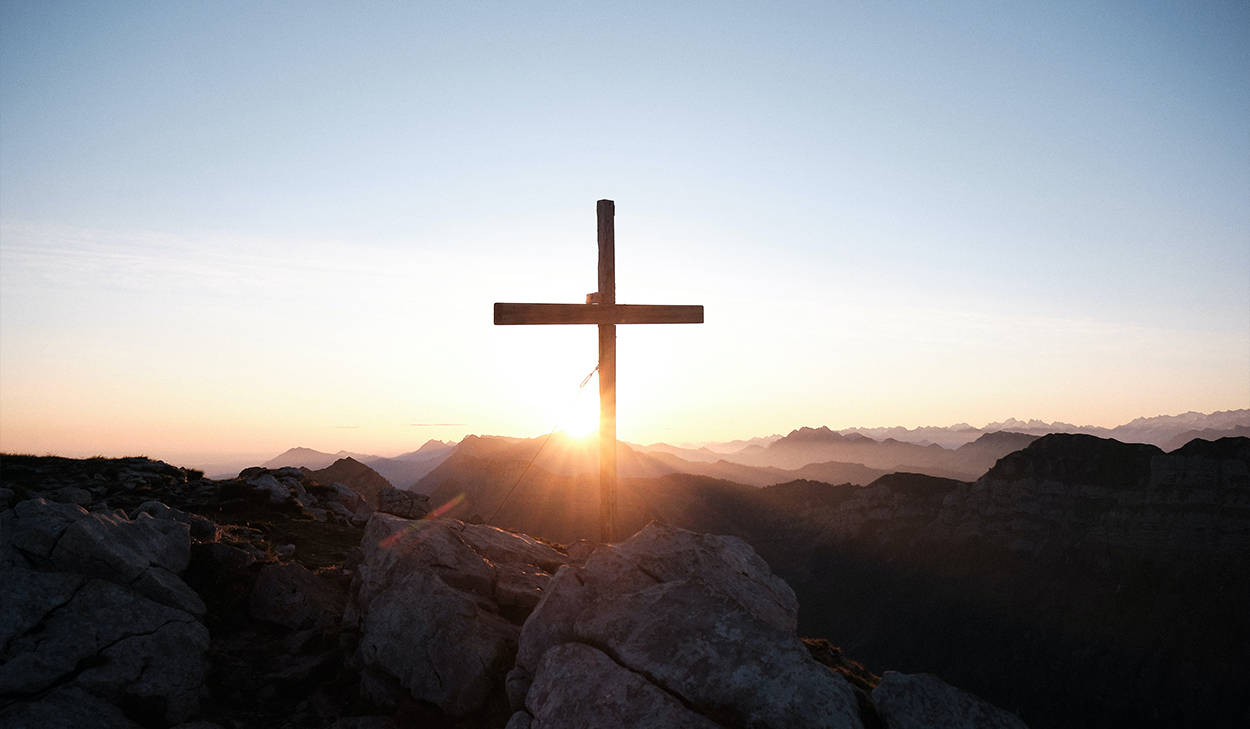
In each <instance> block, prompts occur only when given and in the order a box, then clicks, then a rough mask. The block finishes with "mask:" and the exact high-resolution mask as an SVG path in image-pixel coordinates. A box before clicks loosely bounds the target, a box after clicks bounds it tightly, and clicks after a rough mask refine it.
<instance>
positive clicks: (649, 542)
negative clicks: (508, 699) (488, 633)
mask: <svg viewBox="0 0 1250 729" xmlns="http://www.w3.org/2000/svg"><path fill="white" fill-rule="evenodd" d="M544 593H545V594H544V597H543V599H542V601H541V602H540V603H539V605H538V607H537V608H536V609H535V610H534V612H533V614H532V615H531V616H530V618H529V620H528V621H527V622H526V623H525V627H524V629H523V630H522V632H521V637H520V645H519V651H518V655H517V668H516V670H515V671H514V672H513V675H512V676H511V681H512V682H514V683H517V682H520V683H523V682H524V680H525V679H526V678H527V677H532V681H533V683H532V684H531V685H530V686H529V690H528V692H527V693H526V694H525V700H524V703H525V708H526V709H527V710H528V711H529V713H531V714H532V715H534V716H535V717H536V718H539V717H540V715H541V716H547V715H548V714H549V713H550V711H549V708H548V707H549V706H551V705H554V704H553V702H554V703H564V702H567V701H569V700H570V699H569V698H568V696H567V695H566V694H564V693H562V689H556V688H553V687H554V686H555V685H556V684H558V683H559V681H557V680H555V679H554V678H553V677H552V676H550V675H548V674H549V673H550V672H551V671H552V670H557V669H556V667H557V666H558V663H559V662H558V661H553V660H547V659H546V656H547V654H548V653H549V652H551V651H553V650H557V649H559V650H561V651H564V652H567V651H568V649H566V648H561V646H566V645H570V644H579V643H580V644H587V645H590V646H595V647H596V648H597V649H599V651H600V652H601V653H603V654H604V655H605V656H606V657H610V658H611V660H612V661H614V662H615V663H616V664H617V665H618V667H619V668H620V670H622V671H628V672H631V673H632V674H634V676H635V678H636V680H638V681H643V682H645V683H647V684H649V685H651V686H652V687H653V688H655V689H656V690H657V691H662V692H663V693H665V694H667V695H670V696H673V697H676V698H677V699H678V700H679V702H680V703H681V704H682V705H683V706H684V707H686V708H687V709H689V710H690V711H692V712H694V713H696V714H699V715H702V716H704V717H707V718H710V719H712V720H714V721H716V722H717V723H722V724H729V725H741V726H752V727H860V726H862V723H861V721H860V716H859V705H858V700H857V699H856V696H855V693H854V691H853V689H852V688H851V686H850V685H849V684H848V683H847V682H846V681H845V679H843V678H842V677H841V676H839V675H838V674H836V673H834V672H833V671H831V670H829V669H828V668H826V667H825V666H822V665H820V664H819V663H817V662H816V661H815V660H813V659H812V658H811V656H810V655H809V653H808V652H807V650H806V649H805V648H804V647H803V644H802V642H801V641H800V640H799V639H798V637H797V636H796V635H795V626H796V624H797V618H798V603H797V601H796V600H795V598H794V593H793V592H792V591H791V590H790V588H789V586H788V585H786V584H785V582H784V581H782V580H781V579H779V578H778V577H776V576H775V575H773V574H772V572H771V571H770V570H769V568H768V565H767V564H765V563H764V561H763V560H762V559H760V558H759V556H758V555H756V554H755V552H754V551H753V550H752V549H751V548H750V547H749V546H748V545H747V544H746V543H745V542H743V541H742V540H740V539H737V538H736V537H719V536H710V535H701V534H695V533H693V532H688V531H686V530H683V529H677V528H674V527H670V526H667V525H664V524H660V523H657V522H653V523H651V524H650V525H648V526H647V527H646V528H644V529H643V530H642V531H640V532H639V533H638V534H636V535H635V536H634V537H632V538H630V539H629V540H627V541H625V542H622V543H620V544H613V545H605V546H602V547H600V548H599V549H598V550H596V551H595V552H594V553H593V554H592V555H591V556H590V558H589V559H587V560H586V564H585V566H584V567H578V566H576V565H569V566H566V567H563V568H561V569H560V571H559V572H558V573H557V574H556V577H555V578H554V579H553V580H552V581H551V583H550V584H549V585H548V586H547V588H546V589H545V590H544ZM557 655H563V653H559V654H557ZM583 658H586V656H583ZM518 674H519V675H518ZM635 678H631V679H628V680H627V681H625V683H622V684H621V685H625V684H628V683H630V682H633V681H634V680H635ZM535 687H538V688H537V689H536V688H535ZM515 708H519V707H515ZM683 721H685V720H683ZM689 721H694V719H690V720H689ZM541 722H542V720H541V719H539V723H540V725H542V726H546V724H542V723H541ZM555 725H557V726H559V725H560V724H555ZM690 725H691V726H695V725H697V724H690Z"/></svg>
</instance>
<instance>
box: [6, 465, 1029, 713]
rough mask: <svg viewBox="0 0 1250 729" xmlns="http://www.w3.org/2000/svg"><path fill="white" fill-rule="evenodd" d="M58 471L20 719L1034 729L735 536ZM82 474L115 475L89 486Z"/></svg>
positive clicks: (14, 644) (27, 495) (391, 498)
mask: <svg viewBox="0 0 1250 729" xmlns="http://www.w3.org/2000/svg"><path fill="white" fill-rule="evenodd" d="M5 458H6V459H8V458H9V457H7V456H6V457H5ZM64 460H65V459H59V461H64ZM75 463H77V464H85V465H75ZM22 464H23V465H24V466H29V468H30V469H31V472H33V473H38V469H41V468H48V465H47V464H46V463H41V462H39V461H38V460H37V459H36V460H35V461H24V462H22ZM53 465H54V466H55V467H54V468H52V473H51V477H46V478H44V479H43V480H42V481H40V480H39V479H37V478H26V479H19V480H18V481H17V482H16V483H15V484H14V486H15V488H9V487H8V486H7V485H6V486H5V487H4V488H6V489H7V490H8V491H9V492H10V493H11V497H12V498H11V499H10V508H8V509H7V510H5V511H4V512H3V514H2V515H0V519H2V524H0V528H2V531H0V536H2V540H0V725H3V726H6V727H7V726H15V727H17V726H22V727H32V728H34V727H43V728H50V727H71V726H72V727H101V728H106V727H107V728H109V729H112V728H118V729H122V728H124V729H134V728H135V727H145V728H149V729H150V728H153V727H161V728H164V727H179V729H222V728H225V727H231V728H233V729H240V728H243V727H292V728H294V727H315V728H318V729H320V728H326V727H336V728H338V729H391V728H395V729H397V728H398V727H402V726H430V727H448V728H451V727H495V728H498V727H504V726H506V727H508V728H509V729H522V728H524V729H539V728H542V727H547V728H552V727H587V726H593V727H602V728H604V729H611V728H612V727H691V728H695V729H707V728H710V727H744V726H752V727H870V728H871V727H880V726H883V724H882V722H881V718H882V717H883V716H887V715H888V716H890V717H895V718H892V719H890V722H891V724H890V726H895V725H896V724H897V725H898V726H905V725H907V724H906V722H908V721H918V722H920V724H921V725H928V726H984V727H997V726H1010V727H1014V726H1019V724H1012V723H1011V719H1012V717H1011V716H1010V715H1009V714H1006V713H1005V712H1001V711H1000V710H998V709H995V708H994V707H992V706H989V705H988V704H985V703H984V702H983V701H981V700H980V699H977V698H976V697H974V696H971V695H970V694H966V693H964V692H961V691H958V690H956V689H953V688H951V687H949V686H946V685H945V684H943V683H942V682H941V681H939V680H938V679H936V678H932V677H906V676H891V677H890V678H889V679H888V681H883V682H882V683H881V684H880V685H878V683H877V681H878V680H877V678H876V677H875V676H872V675H871V674H869V673H868V672H867V671H865V670H864V669H863V668H862V667H861V666H858V665H857V664H855V663H854V662H853V661H849V660H847V659H845V657H843V656H842V655H841V653H840V651H838V649H837V648H835V647H833V646H831V645H830V644H828V643H827V642H826V641H807V642H806V643H805V642H803V641H800V640H799V638H798V637H797V635H796V632H795V628H796V625H797V616H798V603H797V601H796V600H795V597H794V593H793V592H792V591H791V590H790V588H789V586H788V585H787V584H786V583H785V582H783V581H782V580H781V579H779V578H778V577H777V576H775V575H774V574H773V573H772V571H771V570H770V569H769V567H768V565H767V564H765V563H764V561H763V560H762V559H760V558H759V557H758V556H757V555H756V554H755V552H754V550H752V549H751V548H750V547H749V546H748V545H747V544H746V543H745V542H743V541H742V540H740V539H737V538H735V537H719V536H710V535H705V534H697V533H694V532H690V531H686V530H683V529H677V528H674V527H671V526H666V525H664V524H660V523H653V524H651V525H650V526H648V527H646V528H645V529H643V530H642V531H641V532H640V533H638V534H637V535H635V536H634V537H632V538H630V539H628V540H625V541H623V542H620V543H617V544H611V545H595V544H591V543H588V542H584V543H579V544H577V545H574V547H573V548H572V549H566V548H564V547H563V546H561V545H556V544H552V543H548V542H543V541H540V540H537V539H534V538H531V537H528V536H525V535H522V534H517V533H513V532H509V531H505V530H502V529H498V528H495V527H490V526H486V525H480V524H466V523H463V522H460V521H457V520H454V519H449V518H404V517H401V516H396V515H394V514H388V513H383V511H384V510H385V508H392V510H395V511H401V512H402V513H406V514H416V513H417V512H418V511H420V513H422V514H424V513H425V511H424V510H423V509H424V508H425V504H426V502H425V501H424V500H422V499H409V498H407V497H406V495H405V494H403V493H401V494H399V495H398V496H396V495H395V494H390V495H384V496H383V498H381V499H377V500H378V501H380V502H381V506H383V507H384V509H383V511H378V512H375V511H374V508H373V506H372V505H370V504H369V503H368V501H366V500H365V499H364V498H363V497H361V495H360V494H358V493H356V492H355V491H353V490H351V489H348V488H347V487H345V486H343V485H342V484H324V483H321V482H318V481H316V480H314V479H313V478H312V477H311V476H310V475H309V474H308V473H305V472H301V471H298V470H296V469H276V470H269V469H249V470H248V471H246V472H245V473H244V474H242V476H241V477H240V478H239V479H232V480H229V481H221V482H210V481H203V480H200V479H198V478H197V477H195V476H194V475H193V474H192V475H188V477H187V478H184V479H183V480H182V481H179V480H178V479H177V478H176V477H175V476H173V475H172V474H171V471H170V470H169V469H170V467H168V466H165V465H164V464H146V465H145V464H144V463H143V462H142V460H141V459H140V460H136V459H126V461H125V470H124V471H123V470H122V469H120V468H118V469H117V470H116V471H115V472H114V471H108V470H107V469H109V468H114V467H115V464H109V463H106V462H103V461H102V459H93V461H92V462H74V463H69V464H66V463H61V462H58V463H56V464H53ZM6 467H7V461H6ZM64 468H70V469H74V468H78V469H80V470H79V471H78V473H80V475H81V473H82V471H81V469H88V470H89V469H95V472H97V473H113V474H114V475H113V476H105V477H104V478H101V479H94V478H90V477H89V474H87V475H88V477H87V478H83V479H81V480H80V481H79V482H81V483H84V484H88V488H82V489H81V490H82V491H84V492H86V493H87V494H89V495H90V497H89V498H87V497H83V496H82V494H80V493H75V492H73V491H72V490H71V489H73V488H77V487H74V486H73V483H74V480H73V478H69V477H66V474H65V472H64V471H63V470H57V469H64ZM71 473H73V471H72V470H71ZM136 473H149V474H155V475H156V476H159V477H160V479H161V484H163V486H162V485H161V484H153V483H148V482H144V481H141V480H140V479H138V478H136V477H135V476H134V475H133V474H136ZM173 473H181V472H180V471H174V472H173ZM7 474H8V471H7V470H6V478H7ZM42 475H43V476H49V474H48V473H43V474H42ZM119 476H120V477H119ZM109 479H113V480H111V481H110V480H109ZM189 479H194V480H189ZM149 480H151V479H149ZM6 483H7V482H6ZM93 489H94V490H93ZM54 491H55V493H59V494H63V495H65V500H63V501H54V500H51V499H49V498H46V496H48V495H49V494H50V493H53V492H54ZM380 494H381V492H380V493H375V494H374V496H375V498H376V497H378V496H379V495H380ZM80 502H86V503H80ZM392 505H393V506H392ZM332 506H337V507H339V508H340V509H341V510H342V511H343V512H347V513H345V514H344V513H340V512H339V510H338V509H335V508H331V507H332ZM127 510H128V511H127ZM318 512H322V513H318ZM366 515H367V516H366ZM365 519H367V527H366V528H365V529H363V530H361V529H359V528H357V527H355V526H353V524H354V523H359V522H361V521H364V520H365ZM357 545H359V546H357ZM570 552H572V553H573V554H572V555H570ZM814 656H815V657H814ZM848 678H849V679H850V680H849V681H848V680H847V679H848ZM891 712H892V713H891ZM995 722H997V723H995Z"/></svg>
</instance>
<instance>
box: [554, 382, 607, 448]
mask: <svg viewBox="0 0 1250 729" xmlns="http://www.w3.org/2000/svg"><path fill="white" fill-rule="evenodd" d="M588 395H589V397H588ZM560 430H562V431H564V432H565V433H567V434H568V435H570V436H572V437H574V438H585V437H586V436H588V435H590V434H591V433H594V432H596V431H597V430H599V400H598V399H597V398H595V397H594V393H585V392H583V393H582V394H581V396H580V397H578V398H577V400H575V401H574V402H573V405H572V406H571V407H570V408H569V411H568V414H567V415H565V416H564V421H563V423H562V424H561V426H560Z"/></svg>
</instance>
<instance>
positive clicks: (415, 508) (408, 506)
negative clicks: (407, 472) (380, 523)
mask: <svg viewBox="0 0 1250 729" xmlns="http://www.w3.org/2000/svg"><path fill="white" fill-rule="evenodd" d="M377 502H378V511H380V512H382V513H383V514H391V515H393V516H400V517H403V518H405V519H420V518H421V517H423V516H425V515H426V514H428V513H430V497H428V496H426V495H425V494H418V493H416V492H415V491H404V490H403V489H397V488H393V487H391V486H387V487H385V488H383V489H381V490H380V491H378V493H377Z"/></svg>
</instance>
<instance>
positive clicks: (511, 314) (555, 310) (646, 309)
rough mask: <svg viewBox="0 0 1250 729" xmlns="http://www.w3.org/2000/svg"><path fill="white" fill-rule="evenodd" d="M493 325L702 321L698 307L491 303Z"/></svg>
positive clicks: (700, 308) (677, 322)
mask: <svg viewBox="0 0 1250 729" xmlns="http://www.w3.org/2000/svg"><path fill="white" fill-rule="evenodd" d="M495 323H496V324H702V323H703V307H702V306H680V305H676V306H669V305H664V304H499V303H497V304H495Z"/></svg>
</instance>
